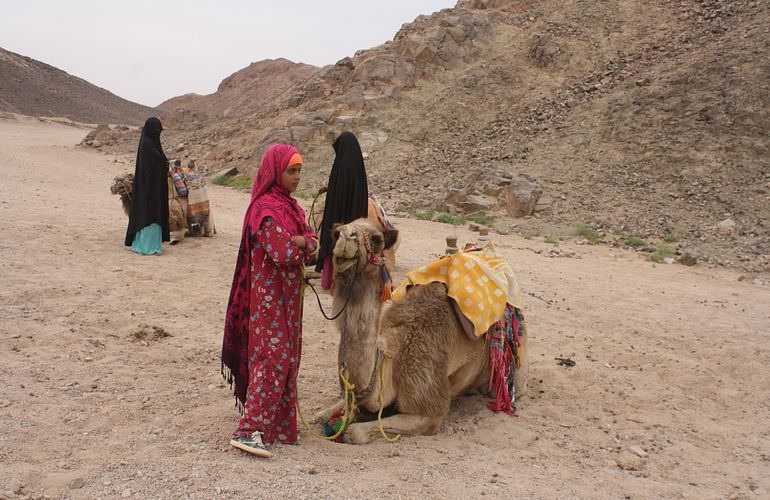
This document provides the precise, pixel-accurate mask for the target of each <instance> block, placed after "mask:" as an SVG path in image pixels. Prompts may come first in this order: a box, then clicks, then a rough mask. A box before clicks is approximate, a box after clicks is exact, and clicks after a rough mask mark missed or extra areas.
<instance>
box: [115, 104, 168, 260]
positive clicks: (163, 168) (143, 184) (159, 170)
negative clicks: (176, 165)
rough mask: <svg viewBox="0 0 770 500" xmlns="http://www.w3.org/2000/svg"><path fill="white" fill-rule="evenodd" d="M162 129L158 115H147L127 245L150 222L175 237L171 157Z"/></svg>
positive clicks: (135, 180)
mask: <svg viewBox="0 0 770 500" xmlns="http://www.w3.org/2000/svg"><path fill="white" fill-rule="evenodd" d="M162 130H163V126H162V125H161V124H160V120H158V119H157V118H155V117H154V116H153V117H151V118H147V121H146V122H144V127H142V137H141V138H140V139H139V150H138V151H137V152H136V171H135V172H134V188H133V191H131V198H132V204H131V213H130V214H129V215H128V230H126V245H127V246H130V245H131V244H132V243H133V242H134V235H136V233H138V232H139V231H141V230H142V229H143V228H145V227H147V226H149V225H150V224H160V226H161V228H162V229H163V241H169V240H170V239H171V238H170V235H169V226H168V159H166V155H165V154H164V153H163V147H162V146H161V145H160V133H161V131H162Z"/></svg>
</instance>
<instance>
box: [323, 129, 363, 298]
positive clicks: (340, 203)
mask: <svg viewBox="0 0 770 500" xmlns="http://www.w3.org/2000/svg"><path fill="white" fill-rule="evenodd" d="M333 147H334V152H335V157H334V165H333V166H332V171H331V173H330V174H329V183H328V185H327V189H328V190H327V192H326V205H325V206H324V215H323V220H322V221H321V231H320V233H319V237H320V239H321V241H320V243H321V247H320V250H319V254H318V263H317V264H316V271H323V274H322V277H321V286H322V287H324V288H327V289H328V288H331V285H332V272H333V269H332V262H331V253H332V251H333V250H334V240H333V239H332V226H333V225H334V224H337V223H339V224H347V223H349V222H352V221H354V220H356V219H359V218H361V217H366V216H367V214H368V211H369V198H368V196H369V189H368V186H367V183H366V169H365V168H364V157H363V155H362V154H361V146H360V145H359V144H358V139H356V136H355V135H353V134H352V133H350V132H343V133H341V134H340V135H339V137H337V139H335V140H334V144H333Z"/></svg>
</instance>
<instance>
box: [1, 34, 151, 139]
mask: <svg viewBox="0 0 770 500" xmlns="http://www.w3.org/2000/svg"><path fill="white" fill-rule="evenodd" d="M0 111H7V112H11V113H19V114H23V115H30V116H57V117H65V118H69V119H70V120H74V121H78V122H83V123H121V124H130V125H138V124H142V123H144V120H145V119H147V117H148V116H151V115H152V114H154V113H156V112H157V111H155V110H154V109H153V108H149V107H147V106H142V105H141V104H137V103H134V102H131V101H127V100H125V99H122V98H120V97H118V96H116V95H115V94H112V93H110V92H108V91H107V90H104V89H103V88H100V87H97V86H96V85H93V84H91V83H88V82H87V81H85V80H83V79H82V78H78V77H76V76H73V75H70V74H69V73H66V72H64V71H62V70H60V69H57V68H54V67H53V66H50V65H48V64H45V63H42V62H40V61H36V60H35V59H32V58H30V57H25V56H22V55H19V54H16V53H14V52H10V51H7V50H4V49H2V48H0Z"/></svg>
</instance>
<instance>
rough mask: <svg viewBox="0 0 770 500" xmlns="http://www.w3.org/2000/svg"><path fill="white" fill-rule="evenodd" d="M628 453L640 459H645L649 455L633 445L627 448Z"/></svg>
mask: <svg viewBox="0 0 770 500" xmlns="http://www.w3.org/2000/svg"><path fill="white" fill-rule="evenodd" d="M628 451H630V452H631V453H633V454H634V455H636V456H637V457H641V458H645V457H646V456H648V455H649V453H647V452H646V451H644V450H643V449H642V447H641V446H639V445H633V446H629V447H628Z"/></svg>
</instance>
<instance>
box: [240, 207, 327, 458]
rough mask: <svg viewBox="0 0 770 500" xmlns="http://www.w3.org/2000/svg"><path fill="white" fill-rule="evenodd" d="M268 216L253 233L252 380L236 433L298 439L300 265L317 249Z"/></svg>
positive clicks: (289, 441) (290, 440) (271, 440)
mask: <svg viewBox="0 0 770 500" xmlns="http://www.w3.org/2000/svg"><path fill="white" fill-rule="evenodd" d="M305 229H306V234H305V236H306V238H305V240H306V241H307V247H306V248H302V249H301V248H298V247H297V246H295V245H294V243H293V242H292V240H291V236H292V235H291V234H290V233H289V232H288V231H287V230H285V229H284V228H282V227H281V226H279V225H278V224H277V223H276V222H275V221H274V220H273V219H272V218H270V217H267V218H265V219H264V220H263V221H262V224H261V226H260V228H259V230H257V232H256V234H254V235H252V245H251V247H252V249H251V270H250V274H249V276H250V279H249V283H250V292H249V303H250V307H249V310H250V311H251V316H250V318H249V345H248V356H249V357H248V369H249V385H248V389H247V391H246V400H245V401H244V411H243V416H242V417H241V420H240V422H239V423H238V429H237V430H236V431H235V434H234V437H236V438H237V437H241V436H244V435H248V434H251V433H252V432H254V431H261V432H262V433H263V436H262V440H263V442H264V443H265V444H272V443H274V442H275V441H280V442H282V443H287V444H293V443H296V442H297V415H296V402H297V374H298V372H299V363H300V356H301V353H302V299H303V297H302V278H303V275H302V267H303V265H304V264H305V263H308V261H309V259H310V256H311V255H312V254H313V253H314V252H315V249H316V242H315V241H314V240H312V239H311V238H310V237H311V236H314V234H313V232H312V231H311V230H310V228H309V227H308V228H305Z"/></svg>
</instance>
